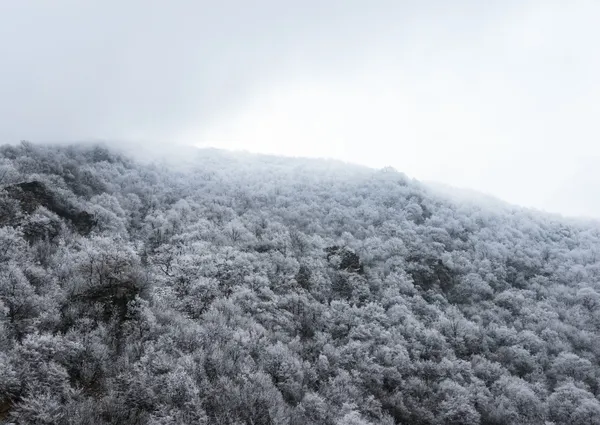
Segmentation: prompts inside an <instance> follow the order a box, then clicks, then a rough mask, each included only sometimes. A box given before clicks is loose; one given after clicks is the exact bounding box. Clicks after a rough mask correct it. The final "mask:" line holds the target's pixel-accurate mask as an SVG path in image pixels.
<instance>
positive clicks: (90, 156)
mask: <svg viewBox="0 0 600 425" xmlns="http://www.w3.org/2000/svg"><path fill="white" fill-rule="evenodd" d="M189 163H191V164H192V166H187V167H186V168H185V169H183V168H179V169H178V168H177V167H174V166H167V165H157V164H147V163H139V162H136V161H134V160H132V159H130V158H127V157H125V156H123V155H121V154H118V153H116V152H113V151H111V150H109V149H107V148H105V147H99V146H69V147H65V146H63V147H58V146H36V145H32V144H29V143H22V144H20V145H18V146H8V145H7V146H3V147H0V423H14V424H89V425H92V424H100V425H103V424H115V425H117V424H153V425H158V424H164V425H166V424H229V425H234V424H235V425H241V424H247V425H259V424H265V425H266V424H290V425H301V424H320V425H326V424H331V425H337V424H339V425H362V424H373V425H375V424H385V425H392V424H405V425H409V424H410V425H415V424H417V425H418V424H456V425H459V424H461V425H462V424H464V425H471V424H487V425H500V424H511V425H523V424H540V425H543V424H550V423H553V424H557V425H558V424H574V425H584V424H585V425H587V424H600V398H599V397H600V338H599V335H600V333H599V330H600V225H598V224H597V223H594V222H589V223H584V222H576V221H573V220H571V221H567V220H566V219H562V218H559V217H553V216H549V215H543V214H541V213H535V212H531V211H528V210H524V209H519V208H512V207H510V206H506V207H502V206H500V205H499V206H498V207H497V208H490V207H489V206H487V207H486V206H477V205H476V204H475V203H457V202H454V201H451V200H448V199H445V198H443V197H442V196H441V195H438V194H434V193H433V192H432V191H430V190H429V189H427V188H426V187H425V186H423V185H421V184H420V183H418V182H415V181H411V180H410V179H408V178H406V177H405V176H404V175H402V174H400V173H398V172H396V171H394V170H391V169H384V170H372V169H367V168H361V167H355V166H350V165H343V164H338V163H335V162H329V161H318V160H300V159H283V158H276V157H264V156H255V155H244V154H230V153H224V152H220V151H214V150H198V152H197V157H196V158H190V161H189Z"/></svg>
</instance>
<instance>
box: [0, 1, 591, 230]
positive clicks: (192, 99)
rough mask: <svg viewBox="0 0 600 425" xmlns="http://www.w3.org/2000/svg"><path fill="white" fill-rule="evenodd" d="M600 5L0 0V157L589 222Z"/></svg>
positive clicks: (524, 2) (552, 2)
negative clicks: (182, 166) (475, 195)
mask: <svg viewBox="0 0 600 425" xmlns="http://www.w3.org/2000/svg"><path fill="white" fill-rule="evenodd" d="M598 22H600V1H598V0H568V1H567V0H560V1H559V0H540V1H536V0H522V1H516V0H515V1H512V0H508V1H495V2H487V1H480V0H455V1H446V0H437V1H426V0H423V1H416V0H415V1H401V0H369V1H366V0H303V1H295V0H294V1H286V0H254V1H249V0H221V1H202V0H201V1H197V0H187V1H185V0H160V1H159V0H118V1H117V0H96V1H85V0H37V1H36V0H19V1H0V142H14V141H18V140H21V139H27V140H31V141H75V140H83V139H85V140H87V139H113V140H114V139H118V140H135V141H140V140H143V141H148V142H160V143H165V144H169V143H190V144H196V145H199V146H214V147H222V148H230V149H231V148H233V149H245V150H249V151H253V152H265V153H275V154H284V155H302V156H318V157H334V158H338V159H342V160H346V161H351V162H357V163H362V164H365V165H369V166H375V167H382V166H387V165H390V166H393V167H395V168H396V169H398V170H400V171H403V172H405V173H406V174H408V175H409V176H411V177H415V178H418V179H420V180H435V181H441V182H443V183H446V184H450V185H454V186H458V187H465V188H470V189H475V190H479V191H483V192H485V193H489V194H492V195H495V196H497V197H499V198H501V199H504V200H507V201H509V202H512V203H516V204H520V205H524V206H533V207H536V208H539V209H544V210H548V211H552V212H559V213H563V214H567V215H588V216H594V217H597V218H600V78H599V77H598V76H600V47H599V46H598V44H599V43H600V25H598Z"/></svg>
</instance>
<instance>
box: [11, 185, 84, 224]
mask: <svg viewBox="0 0 600 425" xmlns="http://www.w3.org/2000/svg"><path fill="white" fill-rule="evenodd" d="M4 191H5V193H6V194H7V195H8V197H9V198H12V199H14V200H16V201H18V203H19V204H20V206H21V210H22V211H23V212H24V213H26V214H31V213H33V212H34V211H35V210H36V209H37V208H38V207H40V206H43V207H45V208H46V209H48V210H49V211H52V212H53V213H54V214H56V215H57V216H59V217H60V218H62V219H63V220H65V221H66V222H67V223H70V224H71V225H72V226H73V227H74V228H75V229H76V230H77V232H79V233H80V234H82V235H87V234H89V233H90V232H91V231H92V229H93V227H94V225H95V224H96V223H95V220H94V217H93V216H92V215H91V214H90V213H88V212H87V211H82V210H79V209H78V208H76V207H74V206H73V205H70V204H69V203H68V202H66V201H64V200H62V199H60V197H59V196H58V195H57V194H56V193H54V192H53V191H52V190H50V189H49V188H48V187H47V186H46V185H45V184H44V183H42V182H40V181H36V180H34V181H31V182H24V183H17V184H13V185H10V186H6V187H5V188H4Z"/></svg>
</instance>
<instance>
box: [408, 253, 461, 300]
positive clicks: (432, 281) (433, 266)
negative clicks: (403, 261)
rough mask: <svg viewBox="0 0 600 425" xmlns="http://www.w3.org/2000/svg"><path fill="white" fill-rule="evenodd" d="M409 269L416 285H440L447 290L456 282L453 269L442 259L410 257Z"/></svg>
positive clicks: (428, 286)
mask: <svg viewBox="0 0 600 425" xmlns="http://www.w3.org/2000/svg"><path fill="white" fill-rule="evenodd" d="M407 271H408V273H409V274H410V276H411V277H412V278H413V281H414V283H415V285H416V286H419V287H421V288H423V289H430V288H433V287H434V286H438V287H439V288H440V289H442V290H443V291H444V292H446V291H448V290H450V289H451V288H452V287H453V286H454V283H455V276H454V273H453V271H452V270H451V269H450V268H449V267H448V266H446V265H445V264H444V263H443V262H442V260H441V259H436V258H419V257H409V258H408V268H407Z"/></svg>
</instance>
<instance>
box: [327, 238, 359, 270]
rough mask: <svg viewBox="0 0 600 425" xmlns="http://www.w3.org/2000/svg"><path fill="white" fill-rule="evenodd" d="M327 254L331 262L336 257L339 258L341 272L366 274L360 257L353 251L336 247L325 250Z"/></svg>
mask: <svg viewBox="0 0 600 425" xmlns="http://www.w3.org/2000/svg"><path fill="white" fill-rule="evenodd" d="M325 252H326V253H327V261H331V259H332V257H334V256H339V258H340V261H339V266H338V268H339V270H344V271H347V272H352V273H359V274H362V273H363V272H364V268H363V265H362V264H361V263H360V257H359V256H358V255H357V254H356V253H355V252H354V251H353V250H352V249H350V248H348V247H340V246H336V245H334V246H330V247H327V248H325Z"/></svg>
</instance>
